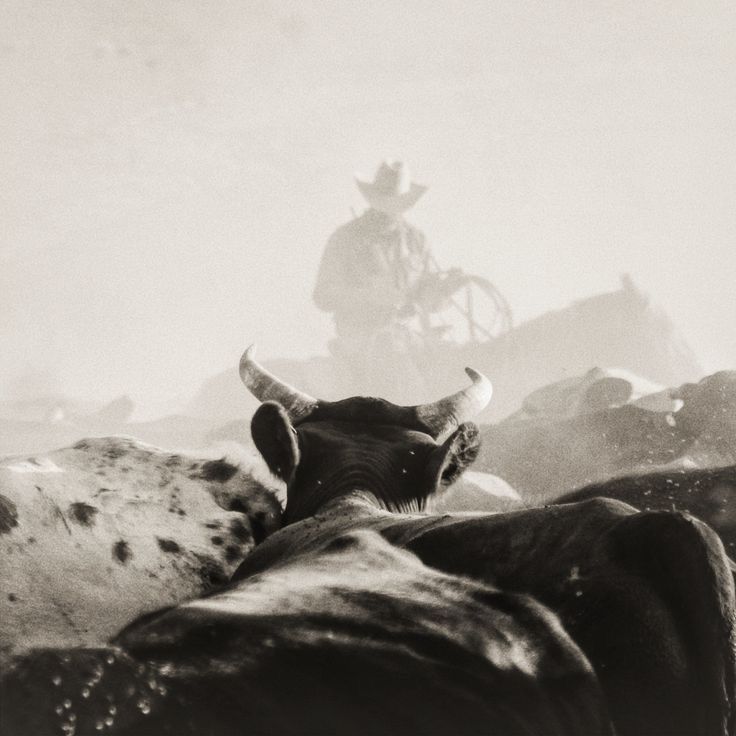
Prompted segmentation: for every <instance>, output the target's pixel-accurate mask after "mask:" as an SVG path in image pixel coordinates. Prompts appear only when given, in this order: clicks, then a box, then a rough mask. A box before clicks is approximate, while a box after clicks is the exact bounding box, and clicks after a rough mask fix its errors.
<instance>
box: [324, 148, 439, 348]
mask: <svg viewBox="0 0 736 736" xmlns="http://www.w3.org/2000/svg"><path fill="white" fill-rule="evenodd" d="M355 180H356V183H357V185H358V188H359V189H360V191H361V193H362V194H363V196H364V197H365V199H366V201H367V202H368V204H369V208H368V209H367V210H366V211H365V212H364V213H363V214H362V215H360V216H359V217H356V218H355V219H353V220H352V221H351V222H348V223H347V224H345V225H343V226H342V227H340V228H338V230H337V231H336V232H335V233H334V234H333V235H332V237H331V238H330V239H329V241H328V243H327V247H326V249H325V252H324V255H323V256H322V262H321V264H320V267H319V274H318V276H317V285H316V287H315V290H314V302H315V304H316V305H317V306H318V307H319V308H320V309H321V310H323V311H325V312H331V313H332V315H333V317H334V320H335V327H336V331H337V335H338V338H339V339H340V340H341V341H349V342H354V341H358V342H365V340H366V339H368V338H372V337H374V336H375V335H376V334H378V333H379V332H381V331H382V330H384V329H385V328H390V327H391V326H393V325H396V324H398V323H401V321H402V320H408V319H410V318H411V317H412V316H413V315H414V314H415V312H416V308H417V300H418V299H419V298H420V296H421V293H422V285H423V283H424V282H425V279H426V277H427V276H428V275H429V274H430V270H431V268H432V260H431V256H430V253H429V250H428V249H427V246H426V245H425V239H424V235H423V233H422V232H421V231H420V230H418V229H417V228H415V227H414V226H412V225H410V224H409V223H408V222H407V221H406V220H405V219H404V217H403V215H404V213H405V212H406V211H407V210H409V209H410V208H411V207H412V206H413V205H414V204H415V203H416V202H417V200H418V199H419V198H420V197H421V196H422V195H423V194H424V192H425V191H426V189H427V188H426V187H424V186H422V185H420V184H417V183H415V182H413V181H412V180H411V176H410V174H409V170H408V168H407V167H406V165H405V164H403V163H402V162H400V161H391V160H387V161H384V162H383V163H382V164H381V165H380V166H379V167H378V170H377V171H376V174H375V176H374V178H373V181H367V180H365V179H363V178H361V177H359V176H356V177H355Z"/></svg>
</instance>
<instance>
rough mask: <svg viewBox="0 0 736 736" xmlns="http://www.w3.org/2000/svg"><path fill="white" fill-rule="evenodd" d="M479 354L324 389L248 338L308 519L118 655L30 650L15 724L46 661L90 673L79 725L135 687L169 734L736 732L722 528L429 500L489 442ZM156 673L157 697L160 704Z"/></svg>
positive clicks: (261, 418)
mask: <svg viewBox="0 0 736 736" xmlns="http://www.w3.org/2000/svg"><path fill="white" fill-rule="evenodd" d="M469 374H470V376H471V378H472V379H473V385H472V386H471V387H469V388H468V389H466V390H464V391H461V392H459V393H458V394H455V395H453V396H451V397H448V398H446V399H443V400H441V401H439V402H437V403H435V404H430V405H422V406H416V407H399V406H395V405H392V404H389V403H387V402H385V401H382V400H380V399H366V398H355V399H348V400H345V401H338V402H322V401H317V400H315V399H313V398H311V397H309V396H306V395H304V394H300V393H299V392H297V391H295V390H294V389H292V388H291V387H289V386H287V385H285V384H282V383H281V382H279V381H278V380H277V379H276V378H275V377H273V376H271V375H270V374H268V373H267V372H266V371H264V370H263V369H262V368H261V367H260V366H259V365H258V364H257V363H256V362H255V360H254V359H253V356H252V353H251V352H246V354H245V355H244V357H243V360H242V362H241V376H242V377H243V380H244V382H245V383H246V385H247V386H248V388H249V389H250V390H251V391H252V392H253V393H254V394H255V395H256V396H257V398H259V399H260V400H262V401H263V402H264V403H263V404H262V405H261V407H260V408H259V409H258V411H257V412H256V414H255V415H254V417H253V421H252V433H253V438H254V441H255V443H256V445H257V447H258V449H259V450H260V451H261V453H262V454H263V456H264V458H265V459H266V462H267V463H268V465H269V467H270V468H271V470H272V472H273V473H274V474H275V475H277V476H278V477H280V478H281V479H282V480H284V481H285V482H286V483H287V505H286V509H285V516H284V518H285V520H286V526H285V528H283V529H282V530H280V531H278V532H276V533H275V534H273V535H272V536H271V537H270V538H269V539H267V540H266V541H265V542H263V543H262V544H261V545H259V546H258V547H257V548H256V549H255V550H254V552H252V553H251V555H249V556H248V557H247V558H246V560H245V561H244V563H243V564H242V565H241V566H240V568H239V569H238V571H237V573H236V575H235V576H234V578H233V582H232V583H231V585H230V587H228V588H227V589H226V590H224V591H222V592H221V593H218V594H216V595H213V596H210V597H209V598H206V599H202V600H200V601H195V602H192V603H191V604H186V605H183V606H179V607H177V608H174V609H171V610H169V611H165V612H162V613H160V614H158V615H152V616H149V617H147V618H145V619H142V620H139V621H138V622H136V623H134V624H133V625H132V626H130V627H129V628H128V629H127V630H125V631H124V632H123V633H122V634H121V635H120V636H119V637H118V638H117V640H116V643H117V644H119V645H120V646H121V647H122V650H123V654H122V655H120V656H119V657H118V658H117V659H115V657H116V656H118V655H116V654H111V653H109V652H104V653H100V652H93V653H76V654H61V655H60V654H59V653H56V652H49V653H45V654H41V655H38V656H37V657H36V658H31V659H27V660H23V661H21V662H19V663H18V664H17V666H16V668H15V669H14V670H13V672H12V673H11V674H10V675H9V676H8V677H7V678H6V679H5V685H4V687H5V696H4V697H5V700H6V702H7V703H10V704H11V705H12V711H11V716H10V722H11V723H12V727H13V729H14V730H11V733H22V732H24V731H23V727H25V728H26V732H27V731H28V730H32V728H33V729H35V732H43V731H42V728H41V725H43V724H45V723H46V721H43V724H38V723H33V724H32V728H31V727H30V726H26V724H29V723H31V722H32V719H33V718H34V717H35V715H36V713H35V711H34V709H33V708H32V707H30V704H31V703H35V702H36V701H37V700H38V697H37V696H38V685H39V678H41V679H43V678H44V677H45V678H46V680H43V683H44V684H45V685H46V686H47V688H48V689H51V688H52V687H54V686H57V685H56V682H59V683H60V684H59V685H58V686H59V687H60V686H61V683H64V682H66V681H67V680H66V679H65V678H68V679H70V680H71V685H72V686H73V687H74V688H77V687H80V685H81V688H82V689H81V690H80V691H79V693H78V694H77V691H76V690H75V691H74V693H75V694H74V698H72V697H71V695H66V696H65V697H64V696H63V695H62V694H61V692H60V700H59V702H58V703H57V704H56V705H55V706H54V707H55V708H56V709H59V716H58V717H59V718H62V719H63V720H62V722H61V724H60V723H59V722H58V721H57V722H55V723H54V726H55V727H58V726H59V725H61V726H62V728H65V729H66V730H67V732H72V731H73V730H74V729H75V728H76V726H74V728H72V725H73V724H75V723H79V722H80V721H81V720H84V722H85V723H87V722H89V721H88V720H87V719H90V718H91V717H92V714H99V715H98V716H97V717H101V716H102V715H104V714H105V711H104V709H103V708H102V707H101V704H104V703H105V702H110V701H109V698H110V696H112V699H113V700H114V701H115V702H123V701H124V705H125V708H124V711H119V710H117V708H118V706H117V705H116V706H115V708H116V713H115V714H111V715H112V716H113V717H114V716H116V715H117V713H119V712H120V713H121V714H122V715H123V717H121V719H120V721H119V724H120V725H119V726H118V725H115V724H117V723H118V721H116V720H115V719H114V718H113V727H114V728H117V729H119V731H118V732H121V733H130V734H132V733H142V732H145V729H146V726H143V725H141V722H142V721H143V722H145V720H146V718H150V717H151V716H155V720H154V723H155V726H154V732H156V733H192V732H196V733H217V734H230V733H240V732H243V731H248V730H252V731H253V732H259V731H260V732H271V733H310V732H325V733H344V732H346V731H351V732H352V731H354V732H357V733H366V734H368V733H399V732H402V733H447V732H448V731H449V732H452V733H456V732H460V733H497V734H512V733H514V734H515V733H519V734H521V733H523V734H556V733H559V734H575V733H581V734H582V733H601V732H604V733H605V732H606V731H609V730H610V729H611V725H610V724H609V723H607V722H606V717H607V716H610V721H611V722H612V726H613V727H614V728H615V730H616V732H617V733H619V734H625V735H628V734H631V735H632V736H633V735H634V734H642V735H643V734H662V735H664V734H683V735H684V734H689V735H696V734H698V735H703V736H704V735H705V734H713V735H714V736H715V734H721V735H722V734H724V733H733V732H734V669H735V664H734V650H735V647H734V621H733V618H734V589H733V581H732V578H731V575H730V568H729V565H728V559H727V557H726V555H725V553H724V550H723V546H722V544H721V542H720V540H719V539H718V537H717V535H716V534H715V533H714V532H712V531H711V530H710V529H709V528H708V527H707V526H705V525H704V524H702V523H701V522H699V521H697V520H695V519H693V518H692V517H690V516H688V515H685V514H680V513H672V512H670V513H654V512H645V513H637V512H636V511H635V509H633V508H632V507H630V506H628V505H626V504H622V503H619V502H616V501H605V500H592V501H587V502H583V503H579V504H568V505H563V506H559V507H554V508H548V509H531V510H527V511H518V512H513V513H509V514H498V515H486V514H477V515H463V516H454V515H444V516H443V515H434V516H433V515H426V514H423V513H421V511H422V509H423V508H424V506H425V503H426V502H427V499H428V497H430V496H432V495H433V494H435V493H439V492H442V490H443V489H444V488H445V487H446V486H447V485H449V484H450V483H452V482H453V480H454V479H455V478H457V477H458V475H459V474H460V473H462V471H463V470H464V468H465V467H467V466H468V465H469V464H470V463H471V462H472V461H473V459H474V458H475V456H476V455H477V453H478V448H479V433H478V431H477V429H476V427H475V426H474V425H472V424H469V423H465V421H464V420H465V419H467V418H468V417H469V416H470V415H471V414H472V413H473V412H476V411H478V410H479V409H480V408H481V407H482V406H483V405H484V404H485V403H486V402H487V400H488V398H489V397H490V385H489V383H488V382H487V380H486V379H484V378H483V377H482V376H480V375H479V374H477V373H475V372H473V371H469ZM64 656H67V657H69V658H70V659H68V660H66V661H65V660H64V659H63V657H64ZM82 656H85V657H88V658H92V660H93V661H94V663H95V664H93V665H91V666H92V667H93V668H95V669H94V672H95V673H97V674H94V676H93V677H92V679H91V680H90V682H93V684H94V685H95V688H98V689H97V690H95V693H96V694H95V697H94V698H93V697H92V689H91V688H90V686H89V685H87V684H85V683H79V681H78V678H77V675H76V674H75V673H77V672H78V671H79V669H80V667H79V666H75V663H76V665H80V662H79V660H78V659H76V658H79V657H82ZM75 657H76V658H75ZM100 657H103V658H104V661H105V662H107V661H108V658H109V657H113V659H114V661H115V662H117V663H119V665H120V668H121V672H122V673H121V674H119V676H111V677H109V680H104V679H102V678H104V677H108V676H109V675H113V674H114V673H112V672H109V673H108V674H105V672H107V670H104V668H103V670H104V671H103V673H102V674H99V672H100V670H99V668H98V667H96V665H98V664H99V658H100ZM120 657H122V661H121V660H120ZM129 658H131V659H129ZM63 668H66V669H63ZM62 669H63V671H62ZM147 679H150V681H149V682H147ZM162 680H165V683H164V684H163V687H164V690H165V692H164V693H162V692H161V691H160V688H161V687H162V685H161V682H162ZM101 682H103V683H109V684H106V685H105V687H104V688H101V686H100V683H101ZM598 682H599V683H600V686H601V689H602V696H601V695H599V692H598V686H597V683H598ZM49 683H51V684H49ZM146 683H147V684H146ZM146 686H150V689H151V692H153V693H155V698H150V697H146V698H145V699H144V700H143V702H142V704H141V703H140V701H139V700H138V699H137V698H139V697H141V692H142V691H144V689H145V687H146ZM85 688H86V690H85ZM97 693H99V697H98V695H97ZM121 693H122V694H121ZM34 695H35V696H36V700H34V699H33V698H34ZM159 696H160V697H159ZM62 698H63V699H62ZM92 700H94V704H92V703H91V701H92ZM153 700H155V703H154V702H152V701H153ZM254 703H255V704H254ZM88 704H89V705H88ZM80 705H81V708H80ZM92 705H94V707H92ZM72 708H73V709H74V714H75V720H72V719H71V718H70V717H69V715H68V711H70V710H71V709H72ZM136 710H137V711H139V712H136ZM88 711H89V712H88ZM55 712H56V711H55V710H54V711H52V713H55ZM39 717H40V716H39ZM108 717H109V716H106V717H105V719H104V720H102V721H100V723H101V724H102V728H107V727H108V726H107V718H108ZM126 719H127V720H126ZM259 719H261V720H259ZM189 723H192V724H194V726H192V727H189V726H187V724H189ZM251 723H252V724H253V728H252V729H251V728H249V725H250V724H251ZM167 724H172V725H170V726H169V725H167ZM44 727H45V726H44ZM96 727H97V722H95V728H96ZM188 728H190V730H187V729H188ZM126 729H127V730H126ZM136 729H137V730H136ZM191 729H193V730H191Z"/></svg>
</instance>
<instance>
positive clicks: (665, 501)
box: [557, 465, 736, 557]
mask: <svg viewBox="0 0 736 736" xmlns="http://www.w3.org/2000/svg"><path fill="white" fill-rule="evenodd" d="M590 498H616V499H618V500H619V501H625V502H626V503H628V504H631V505H632V506H635V507H636V508H637V509H641V510H642V511H650V510H651V511H655V510H658V511H662V510H665V511H687V512H688V513H689V514H692V515H693V516H696V517H697V518H698V519H702V520H703V521H705V522H707V523H708V524H709V525H710V526H711V527H713V529H715V530H716V531H717V532H718V533H719V534H720V536H721V539H722V540H723V543H724V545H725V547H726V551H727V552H728V553H729V555H731V556H732V557H733V556H734V555H735V553H736V465H730V466H728V467H725V468H704V469H687V468H672V469H671V470H665V471H663V472H660V473H645V474H643V475H635V476H627V477H625V478H615V479H614V480H610V481H607V482H606V483H596V484H594V485H590V486H586V487H585V488H580V489H579V490H577V491H573V492H571V493H568V494H566V495H564V496H562V497H561V498H559V499H558V500H557V503H572V502H576V501H585V500H587V499H590Z"/></svg>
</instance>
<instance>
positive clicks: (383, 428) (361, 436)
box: [297, 421, 437, 449]
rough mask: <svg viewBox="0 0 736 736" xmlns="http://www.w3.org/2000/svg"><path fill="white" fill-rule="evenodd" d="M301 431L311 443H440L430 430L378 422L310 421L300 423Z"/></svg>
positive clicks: (416, 444)
mask: <svg viewBox="0 0 736 736" xmlns="http://www.w3.org/2000/svg"><path fill="white" fill-rule="evenodd" d="M297 434H298V435H299V437H300V438H301V439H303V440H307V442H309V443H311V441H313V440H314V441H317V442H321V443H326V444H329V445H337V446H338V447H344V448H348V447H352V446H356V445H359V446H366V445H368V446H377V445H388V446H399V447H406V446H408V445H410V446H412V447H414V446H416V447H426V448H428V449H430V448H432V447H436V445H437V443H436V442H435V441H434V440H433V439H432V438H431V437H430V436H429V435H428V434H426V433H424V432H419V431H416V430H412V429H407V428H405V427H400V426H399V427H397V426H395V425H390V424H380V423H374V422H348V421H320V422H311V421H307V422H304V423H302V424H300V425H299V426H298V427H297Z"/></svg>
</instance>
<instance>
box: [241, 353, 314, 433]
mask: <svg viewBox="0 0 736 736" xmlns="http://www.w3.org/2000/svg"><path fill="white" fill-rule="evenodd" d="M255 352H256V346H255V345H251V346H250V347H249V348H247V349H246V351H245V352H244V353H243V357H242V358H241V359H240V378H241V380H242V381H243V383H244V384H245V387H246V388H247V389H248V390H249V391H250V392H251V393H252V394H253V396H255V397H256V398H257V399H258V400H259V401H277V402H278V403H279V404H281V406H283V407H284V409H285V410H286V413H287V414H288V415H289V419H291V420H292V421H293V422H296V421H299V420H301V419H304V418H305V417H307V416H309V414H311V412H312V410H313V409H314V407H315V406H317V403H318V402H317V399H315V398H312V397H311V396H310V395H309V394H304V393H302V392H301V391H297V389H295V388H293V387H292V386H290V385H289V384H288V383H284V382H283V381H280V380H279V379H278V378H276V376H274V375H273V374H272V373H269V372H268V371H267V370H266V369H265V368H264V367H263V366H262V365H260V364H259V363H258V362H257V361H256V359H255Z"/></svg>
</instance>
